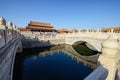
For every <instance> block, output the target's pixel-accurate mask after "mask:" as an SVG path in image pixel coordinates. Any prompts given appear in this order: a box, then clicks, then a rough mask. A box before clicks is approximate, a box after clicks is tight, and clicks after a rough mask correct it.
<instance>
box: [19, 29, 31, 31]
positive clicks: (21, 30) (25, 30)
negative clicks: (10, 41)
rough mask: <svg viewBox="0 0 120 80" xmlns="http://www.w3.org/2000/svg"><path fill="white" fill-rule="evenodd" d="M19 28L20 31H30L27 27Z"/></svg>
mask: <svg viewBox="0 0 120 80" xmlns="http://www.w3.org/2000/svg"><path fill="white" fill-rule="evenodd" d="M18 30H20V31H30V30H29V29H26V28H18Z"/></svg>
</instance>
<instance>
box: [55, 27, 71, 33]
mask: <svg viewBox="0 0 120 80" xmlns="http://www.w3.org/2000/svg"><path fill="white" fill-rule="evenodd" d="M57 32H58V33H69V32H70V31H69V30H67V29H65V28H63V29H59V30H57Z"/></svg>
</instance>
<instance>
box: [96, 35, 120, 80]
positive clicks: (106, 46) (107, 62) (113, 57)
mask: <svg viewBox="0 0 120 80" xmlns="http://www.w3.org/2000/svg"><path fill="white" fill-rule="evenodd" d="M118 48H119V42H118V40H117V39H114V38H113V35H111V36H110V37H109V38H108V39H107V40H104V41H103V42H102V54H101V55H100V56H99V59H98V61H99V64H100V65H102V66H103V67H104V68H105V69H107V70H108V76H107V78H106V80H115V75H116V70H117V55H118Z"/></svg>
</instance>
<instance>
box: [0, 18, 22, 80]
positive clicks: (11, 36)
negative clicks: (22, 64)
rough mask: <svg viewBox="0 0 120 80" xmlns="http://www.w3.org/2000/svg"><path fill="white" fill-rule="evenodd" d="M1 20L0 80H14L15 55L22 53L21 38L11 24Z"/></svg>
mask: <svg viewBox="0 0 120 80" xmlns="http://www.w3.org/2000/svg"><path fill="white" fill-rule="evenodd" d="M5 23H6V21H5V19H4V18H2V17H1V18H0V80H12V74H13V67H14V60H15V55H16V53H18V52H21V51H22V43H21V36H20V34H19V32H18V31H17V29H16V26H15V25H12V23H11V22H9V23H8V26H6V24H5Z"/></svg>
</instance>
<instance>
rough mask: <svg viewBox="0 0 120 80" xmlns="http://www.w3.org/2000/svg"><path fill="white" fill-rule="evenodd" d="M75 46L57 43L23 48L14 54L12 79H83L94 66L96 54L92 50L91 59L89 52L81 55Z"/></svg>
mask: <svg viewBox="0 0 120 80" xmlns="http://www.w3.org/2000/svg"><path fill="white" fill-rule="evenodd" d="M81 47H82V48H81ZM75 48H76V46H69V45H58V46H49V47H43V48H31V49H24V50H23V52H22V53H18V54H17V55H16V59H15V65H14V73H13V80H83V79H84V78H85V77H86V76H88V75H89V74H90V73H91V72H92V71H93V70H94V69H95V68H96V66H97V65H96V62H97V58H98V55H97V52H96V54H95V52H94V51H93V53H94V55H93V58H92V59H91V57H92V56H91V54H90V56H88V55H87V56H85V55H81V54H80V53H79V52H77V51H78V46H77V49H75ZM80 48H81V49H83V48H85V47H83V46H80ZM83 50H85V49H83ZM81 51H82V50H81ZM86 51H87V52H88V50H86ZM84 52H85V51H84ZM82 54H83V52H82ZM85 54H86V52H85Z"/></svg>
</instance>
